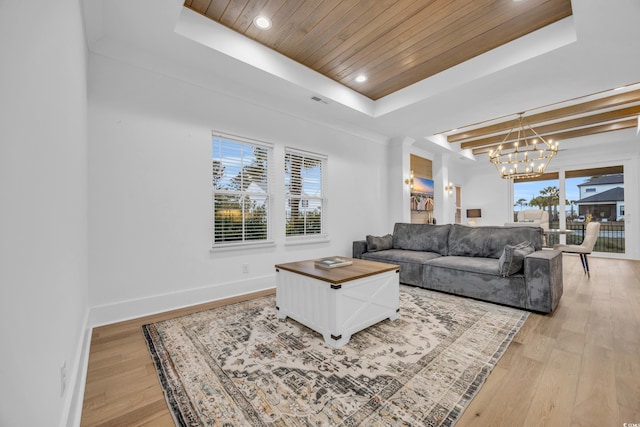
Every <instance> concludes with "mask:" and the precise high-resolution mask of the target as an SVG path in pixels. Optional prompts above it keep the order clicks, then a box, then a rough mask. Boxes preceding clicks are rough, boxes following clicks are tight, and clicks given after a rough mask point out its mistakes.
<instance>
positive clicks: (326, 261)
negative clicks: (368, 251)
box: [314, 257, 353, 269]
mask: <svg viewBox="0 0 640 427" xmlns="http://www.w3.org/2000/svg"><path fill="white" fill-rule="evenodd" d="M351 264H353V261H350V260H348V259H345V258H338V257H329V258H322V259H319V260H316V261H315V262H314V265H315V266H316V267H317V268H325V269H331V268H337V267H346V266H347V265H351Z"/></svg>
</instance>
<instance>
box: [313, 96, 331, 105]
mask: <svg viewBox="0 0 640 427" xmlns="http://www.w3.org/2000/svg"><path fill="white" fill-rule="evenodd" d="M311 99H312V100H314V101H316V102H322V103H323V104H328V102H327V101H325V100H324V99H322V98H320V97H319V96H316V95H314V96H312V97H311Z"/></svg>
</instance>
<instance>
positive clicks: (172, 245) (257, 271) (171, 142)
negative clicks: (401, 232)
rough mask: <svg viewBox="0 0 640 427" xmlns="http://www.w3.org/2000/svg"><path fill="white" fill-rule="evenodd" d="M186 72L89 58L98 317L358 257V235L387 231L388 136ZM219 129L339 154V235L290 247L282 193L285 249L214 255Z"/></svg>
mask: <svg viewBox="0 0 640 427" xmlns="http://www.w3.org/2000/svg"><path fill="white" fill-rule="evenodd" d="M177 77H179V78H177ZM177 77H176V76H172V77H168V76H166V75H160V74H156V73H155V72H153V71H149V70H146V69H143V68H140V67H133V66H129V65H127V64H123V63H122V62H120V61H113V60H111V59H108V58H105V57H103V56H97V55H93V54H92V55H91V56H90V78H89V82H90V83H89V134H90V147H89V242H90V260H89V266H90V268H89V272H90V273H89V274H90V280H89V282H90V292H89V298H90V304H91V306H92V307H93V309H92V315H93V316H94V317H93V320H92V321H93V322H95V323H98V324H100V323H105V322H112V321H115V320H120V319H122V318H127V317H132V316H140V315H143V314H145V313H151V312H155V311H160V310H166V309H169V308H174V307H179V306H183V305H190V304H196V303H201V302H204V301H207V300H212V299H218V298H223V297H228V296H230V295H234V294H239V293H246V292H250V291H253V290H256V289H260V288H266V287H272V286H274V285H275V270H274V265H275V264H276V263H282V262H288V261H294V260H301V259H306V258H313V257H320V256H327V255H343V256H346V255H350V254H351V244H352V241H353V240H355V239H363V238H364V237H365V235H366V234H369V233H376V232H378V231H380V232H382V231H385V232H387V230H388V228H389V227H388V226H387V225H388V220H387V219H388V214H387V209H388V207H387V206H388V203H387V200H388V196H387V171H386V169H387V168H386V149H387V147H386V145H384V144H381V143H378V142H372V141H369V140H366V139H363V138H360V137H357V136H354V135H351V134H348V133H344V132H341V131H338V130H335V129H329V128H326V127H323V126H320V125H317V124H314V123H313V122H311V121H307V120H301V119H299V118H296V117H293V116H289V115H285V114H282V113H279V112H277V111H274V110H273V109H270V108H263V107H260V106H258V105H254V104H253V103H251V102H246V101H242V100H240V99H236V98H233V97H230V96H227V95H223V94H222V93H218V92H216V91H215V90H213V89H207V88H203V87H201V86H198V85H196V84H191V83H189V82H187V81H188V80H189V76H188V75H185V76H177ZM212 129H217V130H220V131H224V132H228V133H232V134H236V135H242V136H246V137H251V138H256V139H261V140H264V141H267V142H271V143H274V144H275V154H276V158H277V159H279V164H281V165H282V164H283V163H282V160H281V159H280V158H281V157H282V156H283V150H284V146H293V147H296V148H301V149H305V150H309V151H314V152H318V153H321V154H326V155H328V157H329V160H328V177H329V182H328V197H329V204H328V207H327V212H328V217H329V223H328V226H329V233H330V239H331V240H330V243H321V244H313V245H298V246H285V244H284V239H283V236H282V233H283V230H284V198H283V196H282V191H279V192H278V197H279V199H276V201H275V205H276V209H275V212H274V220H275V225H276V227H275V230H279V231H282V233H280V235H279V236H276V237H277V246H276V247H275V248H267V249H245V250H236V251H227V252H210V248H211V216H212V210H211V184H210V183H211V130H212ZM278 178H280V179H279V180H278ZM278 181H280V185H281V188H284V184H283V181H282V171H281V170H280V168H279V169H278V170H277V174H276V185H278ZM280 206H281V207H282V209H278V207H280ZM242 264H249V273H248V274H243V273H242Z"/></svg>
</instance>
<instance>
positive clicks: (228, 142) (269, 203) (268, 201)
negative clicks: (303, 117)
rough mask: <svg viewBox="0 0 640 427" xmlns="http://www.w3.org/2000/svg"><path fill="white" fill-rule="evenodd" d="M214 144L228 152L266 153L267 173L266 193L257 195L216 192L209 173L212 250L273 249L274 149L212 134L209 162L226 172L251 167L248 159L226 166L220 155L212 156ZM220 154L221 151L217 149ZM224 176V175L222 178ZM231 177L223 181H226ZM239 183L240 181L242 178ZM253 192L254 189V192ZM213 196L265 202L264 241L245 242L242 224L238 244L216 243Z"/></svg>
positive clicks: (234, 191)
mask: <svg viewBox="0 0 640 427" xmlns="http://www.w3.org/2000/svg"><path fill="white" fill-rule="evenodd" d="M216 141H221V142H223V143H224V147H225V148H228V149H234V147H235V149H239V148H240V147H243V148H247V147H249V148H262V149H265V150H266V152H267V171H266V181H267V182H266V187H267V188H266V189H260V191H259V192H258V191H247V190H246V189H245V190H234V189H220V188H218V189H216V188H215V186H214V182H213V178H214V177H213V170H212V183H211V185H212V186H211V210H212V217H211V242H212V244H211V249H212V251H215V250H216V249H224V250H229V249H242V248H247V247H251V248H255V247H260V246H273V245H275V241H274V240H273V226H272V223H273V218H272V217H273V215H272V213H273V199H274V197H273V191H272V188H273V181H274V179H273V170H274V161H273V160H274V154H273V152H274V145H273V144H271V143H268V142H264V141H259V140H255V139H251V138H246V137H241V136H237V135H232V134H227V133H223V132H218V131H213V132H212V138H211V149H212V156H211V159H212V162H213V161H216V160H218V161H221V162H222V165H223V166H224V167H225V168H226V167H229V168H234V167H235V168H241V169H242V168H244V167H247V166H249V165H250V164H251V162H250V160H251V156H247V157H246V158H239V159H238V158H236V159H231V157H229V158H228V159H227V161H226V162H225V160H224V157H222V156H221V155H220V152H219V153H215V152H214V149H215V147H216ZM220 150H222V148H220ZM223 176H224V175H223ZM229 177H230V175H229V176H227V177H226V179H229ZM241 179H242V177H241ZM254 190H255V189H254ZM216 195H226V196H237V197H239V198H241V199H244V198H246V197H248V198H254V199H255V198H260V199H261V198H264V208H265V210H266V216H267V218H266V227H267V230H266V237H265V238H264V239H250V238H248V235H247V234H246V233H247V229H246V224H245V223H244V222H243V225H242V238H241V239H239V240H230V241H219V242H216V220H215V218H216V203H215V202H216ZM241 209H242V210H243V212H242V213H241V215H242V218H243V221H244V218H245V217H244V205H242V207H241Z"/></svg>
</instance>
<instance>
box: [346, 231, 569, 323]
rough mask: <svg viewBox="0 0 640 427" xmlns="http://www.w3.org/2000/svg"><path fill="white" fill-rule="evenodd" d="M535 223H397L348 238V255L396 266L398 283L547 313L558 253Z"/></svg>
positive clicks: (554, 301)
mask: <svg viewBox="0 0 640 427" xmlns="http://www.w3.org/2000/svg"><path fill="white" fill-rule="evenodd" d="M542 242H543V230H542V228H539V227H468V226H465V225H460V224H445V225H430V224H404V223H397V224H396V225H395V227H394V231H393V235H387V236H380V237H376V236H367V239H366V240H358V241H355V242H353V257H354V258H362V259H368V260H372V261H380V262H388V263H392V264H398V265H400V282H401V283H405V284H409V285H415V286H420V287H423V288H427V289H433V290H437V291H442V292H447V293H451V294H456V295H462V296H467V297H471V298H476V299H479V300H484V301H489V302H494V303H498V304H505V305H509V306H513V307H518V308H524V309H526V310H531V311H536V312H541V313H551V312H553V310H555V308H556V306H557V305H558V302H559V300H560V296H561V295H562V253H561V252H560V251H555V250H549V249H544V250H543V249H542Z"/></svg>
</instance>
